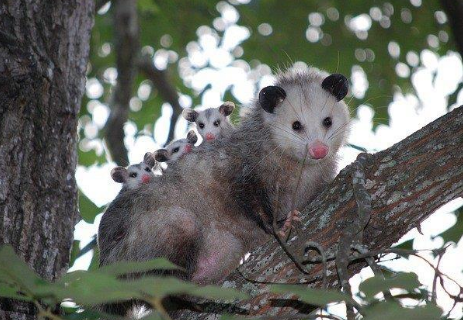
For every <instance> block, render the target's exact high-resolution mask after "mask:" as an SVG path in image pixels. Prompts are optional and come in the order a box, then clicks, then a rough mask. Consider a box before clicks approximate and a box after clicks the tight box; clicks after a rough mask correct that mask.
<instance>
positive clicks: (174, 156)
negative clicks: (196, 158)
mask: <svg viewBox="0 0 463 320" xmlns="http://www.w3.org/2000/svg"><path fill="white" fill-rule="evenodd" d="M166 149H167V152H168V154H169V160H168V161H169V162H174V161H177V160H178V159H179V158H180V157H181V156H183V155H184V154H186V153H189V152H191V150H192V149H193V145H192V144H191V143H189V142H188V140H187V139H181V140H177V141H174V142H172V143H171V144H169V145H168V146H167V147H166Z"/></svg>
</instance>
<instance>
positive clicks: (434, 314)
mask: <svg viewBox="0 0 463 320" xmlns="http://www.w3.org/2000/svg"><path fill="white" fill-rule="evenodd" d="M364 312H365V317H364V318H363V319H364V320H391V319H406V320H436V319H439V318H440V317H441V315H442V310H441V309H439V308H438V307H437V306H435V305H432V304H427V305H425V306H422V307H421V306H420V307H415V308H413V309H412V308H405V307H402V306H401V305H400V304H399V303H397V302H381V303H377V304H374V305H373V306H369V307H366V308H365V309H364Z"/></svg>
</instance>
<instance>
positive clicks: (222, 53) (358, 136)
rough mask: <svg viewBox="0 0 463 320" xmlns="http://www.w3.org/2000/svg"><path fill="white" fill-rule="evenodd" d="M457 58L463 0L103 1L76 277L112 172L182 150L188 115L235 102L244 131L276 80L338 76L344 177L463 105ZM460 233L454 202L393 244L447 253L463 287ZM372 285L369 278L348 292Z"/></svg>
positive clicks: (402, 266)
mask: <svg viewBox="0 0 463 320" xmlns="http://www.w3.org/2000/svg"><path fill="white" fill-rule="evenodd" d="M462 53H463V1H460V0H441V1H437V0H436V1H433V0H429V1H422V0H395V1H373V0H370V1H343V0H327V1H317V2H316V3H315V2H314V1H276V0H266V1H257V0H229V1H219V2H216V1H207V0H176V1H155V0H138V1H132V0H131V1H124V0H114V1H111V2H108V1H105V0H98V1H97V14H96V17H95V26H94V28H93V32H92V42H91V56H90V63H89V65H88V74H87V85H86V95H85V96H84V99H83V101H82V107H81V113H80V120H79V134H80V142H79V146H78V153H79V165H78V168H77V173H76V176H77V183H78V186H79V189H80V212H81V215H82V221H81V222H79V223H78V225H77V226H76V229H75V241H74V247H73V256H72V257H73V260H72V263H73V267H72V269H71V270H76V269H88V268H95V267H96V266H97V257H98V252H97V251H96V247H95V241H94V238H95V234H96V231H97V229H98V223H99V220H100V218H101V214H102V212H103V211H104V209H105V205H106V204H108V203H109V202H110V201H111V200H112V199H113V198H114V197H115V196H116V195H117V193H118V192H119V189H120V185H119V184H117V183H115V182H113V181H112V179H111V177H110V174H109V172H110V170H111V169H112V168H113V167H114V166H116V165H123V166H127V165H128V164H129V163H138V162H140V161H141V160H142V159H143V155H144V153H145V152H147V151H151V152H152V151H154V150H156V149H158V148H160V147H162V146H164V145H165V144H166V143H167V142H169V141H171V140H173V139H177V138H183V137H184V136H185V135H186V132H187V128H188V124H187V122H186V121H185V120H184V119H183V118H182V117H181V116H180V114H181V111H182V109H183V108H193V107H194V108H199V109H201V108H209V107H218V106H219V105H220V104H221V102H223V101H226V100H230V101H233V102H235V103H236V105H237V106H238V108H237V109H238V110H236V111H235V112H234V114H233V116H232V119H233V121H239V109H240V108H246V107H247V106H249V105H250V104H251V103H252V101H253V97H254V96H255V95H256V93H257V92H258V91H259V90H260V89H261V88H262V87H264V86H267V85H270V84H272V81H273V79H274V76H273V75H274V73H275V72H277V70H279V69H282V70H284V69H286V68H289V67H296V68H305V67H307V66H315V67H318V68H321V69H325V70H326V71H328V72H330V73H334V72H338V73H342V74H344V75H345V76H346V77H347V78H348V79H349V80H350V84H351V89H350V92H349V95H348V96H347V97H346V98H345V101H346V102H347V103H348V104H349V107H350V110H351V114H352V117H353V130H352V134H351V136H350V138H349V142H350V144H351V146H348V147H345V148H344V149H343V150H342V158H343V160H342V163H341V164H340V168H339V169H341V168H342V167H344V166H345V165H347V164H349V163H350V162H352V161H353V160H354V159H355V157H356V155H357V154H358V153H359V152H360V151H359V149H362V148H363V149H366V150H367V151H368V152H376V151H379V150H383V149H385V148H388V147H389V146H391V145H393V144H394V143H396V142H399V141H400V140H402V139H404V138H405V137H406V136H408V135H410V134H411V133H413V132H414V131H416V130H418V129H420V128H421V127H422V126H424V125H426V124H427V123H429V122H431V121H433V120H435V119H436V118H438V117H440V116H441V115H443V114H445V113H447V112H449V111H450V110H452V109H453V108H455V107H457V106H460V105H462V104H463V90H462V88H463V82H462V81H463V65H462V59H461V56H462ZM462 234H463V200H462V199H458V200H455V201H453V202H452V203H449V204H448V205H446V206H445V207H443V208H441V209H439V210H438V211H437V212H436V213H435V214H434V215H432V216H431V217H430V218H429V219H428V220H427V221H425V222H424V223H423V224H422V226H421V230H420V231H418V230H412V231H411V232H410V233H409V234H407V235H406V236H405V237H404V238H403V239H402V240H401V241H400V243H399V244H398V245H400V246H401V247H403V248H414V249H433V248H439V247H442V246H444V245H445V244H447V243H451V242H453V243H454V244H453V245H452V246H451V247H450V248H449V249H448V253H447V254H446V255H445V256H444V258H443V260H442V261H441V263H440V269H441V270H442V271H443V272H445V273H447V274H449V275H452V277H453V278H455V279H457V280H458V281H460V284H463V274H462V270H463V259H462V257H463V244H462V240H461V237H462ZM424 255H425V256H426V257H427V258H429V260H430V261H433V260H434V261H435V260H436V259H435V258H434V257H433V256H432V255H431V253H429V254H426V253H424ZM383 265H385V266H386V267H388V268H391V269H392V270H402V271H413V272H416V273H418V275H419V279H420V281H421V282H422V283H423V284H427V285H430V284H431V283H432V281H433V277H434V273H433V270H432V269H431V268H430V267H429V266H428V265H426V264H425V263H423V262H420V261H419V259H417V258H410V259H408V260H407V259H400V260H392V261H389V262H384V263H383ZM372 275H373V274H372V272H371V271H369V269H364V270H363V271H362V272H361V273H360V274H359V275H357V276H355V277H354V278H352V280H351V282H352V285H353V286H354V288H355V287H356V285H358V283H359V282H360V281H361V280H362V279H365V278H367V277H370V276H372ZM449 288H450V289H449V290H453V289H454V290H458V289H457V286H455V287H454V288H452V284H449ZM437 293H438V300H437V302H438V304H439V305H440V306H441V307H442V308H443V309H444V311H446V312H448V311H450V310H451V309H452V311H451V315H452V316H454V317H461V316H462V315H463V312H462V303H459V304H457V305H456V306H454V305H453V300H451V299H450V298H449V297H448V295H445V294H443V292H442V288H441V287H439V290H438V292H437ZM453 293H454V294H457V293H458V291H456V292H453ZM452 307H453V308H452Z"/></svg>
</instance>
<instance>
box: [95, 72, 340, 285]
mask: <svg viewBox="0 0 463 320" xmlns="http://www.w3.org/2000/svg"><path fill="white" fill-rule="evenodd" d="M327 75H328V74H326V73H324V72H321V71H319V70H317V69H309V70H307V71H304V72H299V73H298V72H294V71H293V72H287V73H284V74H282V75H279V76H278V80H277V83H276V85H278V86H280V87H282V88H283V89H284V90H285V91H286V93H287V97H286V99H285V100H284V101H283V102H282V103H280V104H278V106H277V107H276V108H275V112H274V113H272V114H270V113H268V112H266V111H264V110H263V109H262V108H261V107H260V106H259V103H258V102H257V101H256V102H255V106H254V108H252V109H251V112H250V113H249V115H247V116H246V117H245V118H244V119H243V121H242V123H241V125H240V126H239V127H238V129H237V130H236V131H235V130H234V131H233V133H232V134H230V136H228V137H224V138H223V139H219V140H215V141H212V142H211V143H208V144H202V145H201V146H199V147H198V148H195V149H194V150H193V151H192V152H191V154H190V155H189V156H188V157H182V158H181V159H179V160H178V161H177V162H175V163H173V164H172V165H171V166H170V169H171V170H169V171H168V172H166V173H165V174H164V175H163V176H162V177H160V179H156V180H155V181H153V182H151V183H150V184H147V185H143V186H142V187H141V188H139V189H138V191H137V192H133V193H131V194H130V195H127V196H125V195H123V197H121V198H119V199H116V200H117V201H115V203H114V204H111V205H112V206H110V207H109V208H108V210H107V211H106V213H105V215H107V214H108V215H112V214H113V213H112V211H116V212H119V211H121V212H125V213H121V214H119V215H120V216H122V215H124V217H127V223H126V224H125V225H124V228H126V229H125V230H126V232H125V233H124V236H123V237H122V238H121V239H119V240H118V241H117V243H116V244H114V245H111V246H108V245H106V244H105V243H103V242H100V251H101V252H102V257H103V258H102V260H101V264H107V263H111V262H115V261H120V260H134V261H143V260H148V259H152V258H155V257H160V256H163V257H167V258H169V259H171V261H173V262H174V263H177V264H179V265H180V266H182V267H185V268H187V270H188V272H187V275H186V277H187V278H188V279H192V280H193V281H195V282H197V283H216V282H217V281H219V280H220V279H222V278H223V277H225V276H226V275H227V274H228V273H229V272H231V271H232V270H233V269H234V268H236V267H237V266H238V264H239V260H240V259H241V258H242V257H243V255H244V254H245V253H246V252H248V251H250V250H252V249H253V248H255V247H256V246H257V245H258V244H260V243H263V242H264V241H266V240H267V239H269V236H270V235H269V232H270V230H271V221H272V219H273V216H276V219H277V220H278V221H284V220H285V218H286V215H287V214H288V213H289V212H290V211H291V210H292V209H299V210H301V209H303V208H304V207H305V206H306V205H307V204H308V203H309V202H310V201H311V199H312V198H313V197H314V196H315V195H316V194H317V193H318V192H319V191H320V190H321V189H322V188H323V186H324V185H325V184H326V183H327V182H329V181H330V180H332V179H333V177H334V175H335V172H336V153H337V151H338V149H339V147H340V146H341V145H342V144H343V143H344V142H345V140H346V136H347V133H348V123H349V115H348V110H347V106H346V105H345V104H344V103H343V102H338V101H337V100H336V99H335V97H333V96H332V95H331V94H330V93H329V92H327V91H326V90H323V89H322V88H321V83H322V81H323V79H324V78H326V76H327ZM326 116H332V117H333V124H334V125H333V128H331V129H330V130H331V131H330V130H326V129H325V128H323V127H322V121H323V119H324V118H325V117H326ZM295 120H299V121H301V123H302V124H303V125H304V128H305V129H304V132H300V133H295V132H292V131H291V130H292V129H291V123H292V122H293V121H295ZM336 126H337V127H336ZM337 128H338V129H337ZM336 131H337V132H336ZM314 139H317V140H320V141H323V142H324V143H326V144H327V145H328V146H329V147H330V153H329V154H328V156H326V158H324V159H322V160H314V159H310V158H308V159H306V160H305V162H304V168H303V170H302V179H301V183H300V186H299V188H298V189H297V190H296V185H297V182H298V179H299V176H298V174H299V172H300V171H301V166H302V162H303V158H304V157H305V156H307V151H305V152H304V150H307V148H308V147H309V145H310V144H311V143H312V142H313V140H314ZM277 186H278V188H277ZM277 190H279V192H277ZM293 200H294V201H293ZM110 208H111V210H109V209H110ZM105 225H107V224H105ZM108 228H109V229H110V228H111V226H108ZM100 232H102V229H101V227H100ZM110 232H112V231H110Z"/></svg>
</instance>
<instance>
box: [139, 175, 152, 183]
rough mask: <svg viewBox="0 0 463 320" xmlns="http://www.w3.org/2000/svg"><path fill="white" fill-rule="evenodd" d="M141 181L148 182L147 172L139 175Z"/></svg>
mask: <svg viewBox="0 0 463 320" xmlns="http://www.w3.org/2000/svg"><path fill="white" fill-rule="evenodd" d="M141 181H142V182H143V183H148V182H150V176H149V175H147V174H144V175H143V176H142V177H141Z"/></svg>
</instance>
